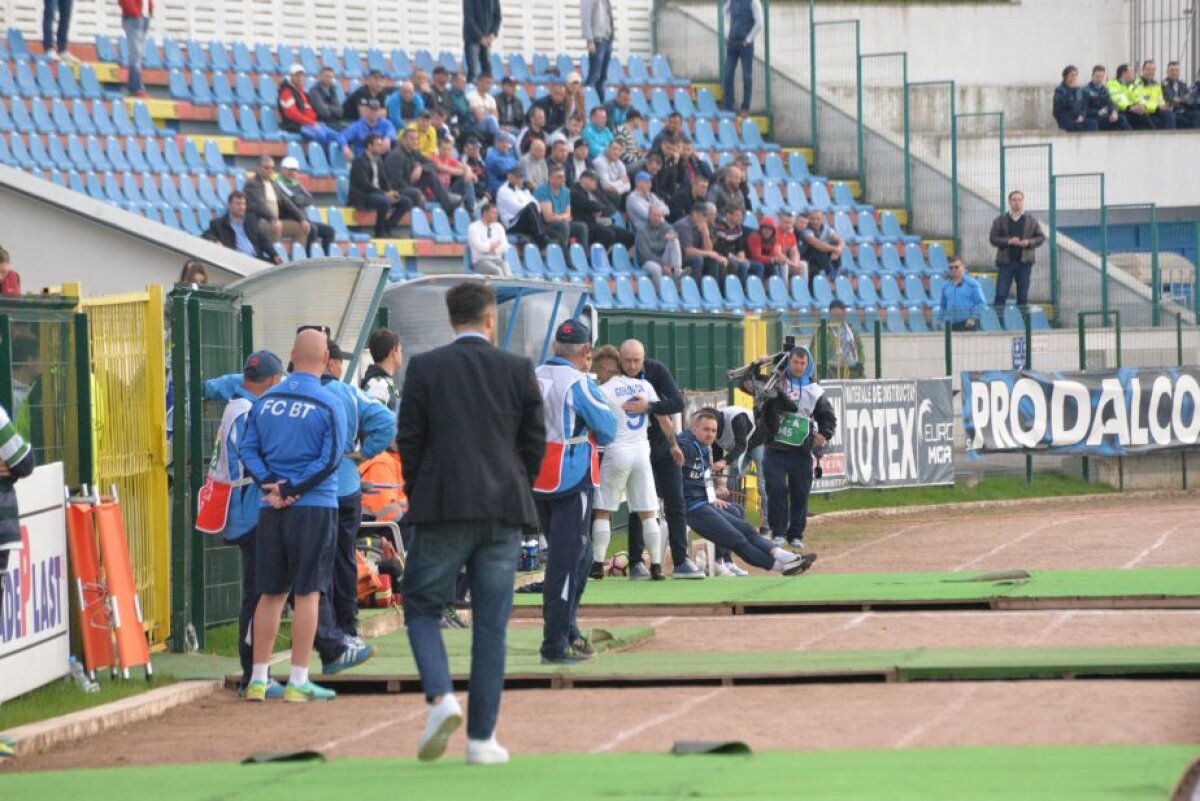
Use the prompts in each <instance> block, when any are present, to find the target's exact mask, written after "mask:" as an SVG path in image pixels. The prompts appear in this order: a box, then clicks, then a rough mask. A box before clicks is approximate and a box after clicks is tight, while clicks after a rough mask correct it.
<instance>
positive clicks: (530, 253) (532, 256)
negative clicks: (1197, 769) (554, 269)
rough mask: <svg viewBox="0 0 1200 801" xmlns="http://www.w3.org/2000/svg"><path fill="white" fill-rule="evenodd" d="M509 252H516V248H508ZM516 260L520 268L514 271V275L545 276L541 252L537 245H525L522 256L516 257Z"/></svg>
mask: <svg viewBox="0 0 1200 801" xmlns="http://www.w3.org/2000/svg"><path fill="white" fill-rule="evenodd" d="M509 252H510V253H517V248H515V247H514V248H510V249H509ZM547 255H548V254H547ZM517 262H518V263H519V264H520V269H519V270H517V271H516V272H514V273H513V274H514V275H522V276H527V277H529V278H545V277H546V264H545V262H544V261H543V260H542V254H541V252H540V251H538V249H537V245H533V244H529V245H526V246H525V255H524V257H518V259H517Z"/></svg>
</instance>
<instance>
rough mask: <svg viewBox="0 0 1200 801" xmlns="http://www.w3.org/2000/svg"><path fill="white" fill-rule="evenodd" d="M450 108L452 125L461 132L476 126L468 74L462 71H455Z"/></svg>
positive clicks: (451, 86) (451, 85)
mask: <svg viewBox="0 0 1200 801" xmlns="http://www.w3.org/2000/svg"><path fill="white" fill-rule="evenodd" d="M450 108H451V115H450V124H451V126H453V127H454V128H457V129H458V130H459V131H460V132H466V131H469V130H471V129H473V128H474V126H473V125H472V124H471V122H472V120H473V119H474V117H473V115H472V114H471V98H470V97H468V96H467V76H466V75H463V74H462V73H461V72H456V73H454V80H453V81H452V82H451V84H450ZM488 138H489V140H490V139H491V137H488Z"/></svg>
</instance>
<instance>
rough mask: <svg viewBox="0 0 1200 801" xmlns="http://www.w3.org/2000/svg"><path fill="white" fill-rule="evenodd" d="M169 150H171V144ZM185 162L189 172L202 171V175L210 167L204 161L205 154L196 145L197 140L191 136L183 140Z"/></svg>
mask: <svg viewBox="0 0 1200 801" xmlns="http://www.w3.org/2000/svg"><path fill="white" fill-rule="evenodd" d="M167 150H168V152H170V146H169V145H168V148H167ZM168 161H169V159H168ZM183 163H184V164H185V165H186V167H187V172H194V173H200V174H202V175H203V174H205V173H207V172H208V167H207V166H206V165H205V163H204V156H203V155H202V154H201V153H200V148H199V147H198V146H197V145H196V142H195V140H193V139H191V138H188V139H184V140H183Z"/></svg>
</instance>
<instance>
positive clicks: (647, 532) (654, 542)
mask: <svg viewBox="0 0 1200 801" xmlns="http://www.w3.org/2000/svg"><path fill="white" fill-rule="evenodd" d="M642 542H643V543H645V546H646V551H647V552H648V553H649V554H650V564H652V565H661V564H662V529H660V528H659V527H658V518H655V517H652V518H650V519H649V520H643V521H642Z"/></svg>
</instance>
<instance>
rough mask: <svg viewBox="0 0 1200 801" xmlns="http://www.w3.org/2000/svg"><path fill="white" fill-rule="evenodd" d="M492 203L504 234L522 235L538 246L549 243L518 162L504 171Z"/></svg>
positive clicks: (540, 212)
mask: <svg viewBox="0 0 1200 801" xmlns="http://www.w3.org/2000/svg"><path fill="white" fill-rule="evenodd" d="M496 205H497V206H498V207H499V208H500V223H501V224H502V225H503V226H504V228H505V230H506V231H508V233H510V234H516V235H517V236H523V237H526V238H527V239H530V240H532V241H533V242H534V243H535V244H536V245H537V246H538V248H545V247H546V245H548V244H549V243H550V238H549V236H548V235H547V234H546V221H545V219H544V218H543V217H542V210H541V208H540V207H539V206H538V203H537V201H536V200H534V199H533V195H532V194H531V193H530V191H529V190H528V189H526V188H525V171H524V170H522V169H521V167H520V166H519V165H514V166H513V167H511V168H510V169H509V170H508V173H507V175H506V176H505V181H504V183H503V184H502V185H501V186H500V189H498V190H497V191H496Z"/></svg>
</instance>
